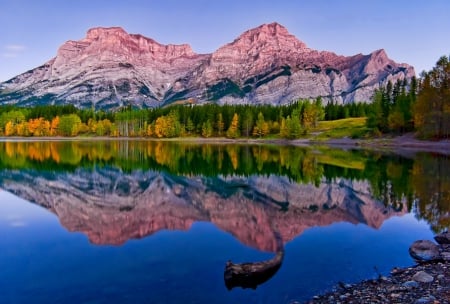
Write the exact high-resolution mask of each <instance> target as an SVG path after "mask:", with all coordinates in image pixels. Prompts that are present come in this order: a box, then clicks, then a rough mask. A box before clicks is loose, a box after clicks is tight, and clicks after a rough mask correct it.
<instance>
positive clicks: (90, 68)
mask: <svg viewBox="0 0 450 304" xmlns="http://www.w3.org/2000/svg"><path fill="white" fill-rule="evenodd" d="M414 75H415V72H414V68H413V67H412V66H410V65H407V64H399V63H396V62H394V61H393V60H391V59H389V58H388V56H387V54H386V52H385V51H384V50H377V51H374V52H372V53H371V54H368V55H362V54H358V55H355V56H349V57H344V56H339V55H337V54H335V53H332V52H328V51H317V50H313V49H310V48H308V47H307V46H306V44H305V43H304V42H302V41H300V40H299V39H297V38H296V37H295V36H293V35H292V34H290V33H289V32H288V30H287V29H286V28H284V27H283V26H281V25H280V24H278V23H271V24H263V25H261V26H259V27H257V28H254V29H251V30H248V31H246V32H244V33H243V34H242V35H240V36H239V37H238V38H237V39H235V40H234V41H233V42H230V43H228V44H226V45H224V46H222V47H220V48H219V49H217V50H216V51H215V52H213V53H212V54H196V53H194V51H193V50H192V48H191V47H190V46H189V45H187V44H182V45H173V44H168V45H164V44H160V43H158V42H156V41H155V40H153V39H150V38H146V37H144V36H142V35H135V34H129V33H127V32H126V31H124V30H123V29H122V28H120V27H111V28H93V29H90V30H89V31H88V32H87V35H86V37H85V38H83V39H81V40H78V41H73V40H70V41H67V42H66V43H64V44H63V45H62V46H61V47H60V48H59V50H58V52H57V55H56V57H55V58H53V59H50V60H49V61H48V62H47V63H45V64H44V65H42V66H40V67H37V68H35V69H33V70H31V71H29V72H26V73H23V74H21V75H18V76H16V77H14V78H13V79H11V80H9V81H7V82H4V83H0V88H4V89H5V90H4V91H5V92H7V93H5V94H3V95H2V94H0V104H2V103H10V104H14V103H20V102H23V101H25V100H31V99H32V97H38V96H41V97H42V96H45V100H48V103H51V102H55V101H58V104H62V103H72V104H74V105H75V106H79V107H91V106H92V104H91V103H90V102H89V103H87V102H82V101H92V103H93V104H94V105H95V106H96V107H97V108H102V109H106V108H108V109H112V108H118V107H120V106H122V105H123V103H124V102H127V104H130V105H132V106H136V107H155V106H161V105H164V104H169V103H171V102H173V101H175V100H186V101H188V100H189V101H192V102H194V101H198V102H204V101H209V100H215V101H217V102H218V103H220V104H224V103H228V104H230V103H231V104H232V103H239V104H242V103H248V104H274V105H278V104H288V103H291V102H292V101H293V100H297V99H299V98H308V99H310V98H315V97H319V96H321V97H323V99H324V101H328V100H334V101H335V102H339V103H350V102H353V101H370V100H371V98H372V95H373V93H374V91H375V90H376V89H377V88H378V87H379V85H380V84H383V83H387V81H391V82H392V83H395V82H396V80H403V79H404V78H407V79H408V78H411V77H412V76H414ZM34 99H35V100H38V99H36V98H34ZM37 102H40V103H41V102H42V100H39V101H30V102H29V104H26V105H34V104H35V103H37Z"/></svg>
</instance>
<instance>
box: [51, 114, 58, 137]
mask: <svg viewBox="0 0 450 304" xmlns="http://www.w3.org/2000/svg"><path fill="white" fill-rule="evenodd" d="M58 128H59V116H55V117H54V118H53V119H52V122H51V124H50V135H51V136H55V135H57V134H58Z"/></svg>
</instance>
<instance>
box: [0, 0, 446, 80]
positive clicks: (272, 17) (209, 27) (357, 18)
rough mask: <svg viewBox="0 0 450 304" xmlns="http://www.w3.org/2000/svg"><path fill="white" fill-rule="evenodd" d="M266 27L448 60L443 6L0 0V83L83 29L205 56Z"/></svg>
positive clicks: (343, 45) (393, 1) (409, 57)
mask: <svg viewBox="0 0 450 304" xmlns="http://www.w3.org/2000/svg"><path fill="white" fill-rule="evenodd" d="M274 21H276V22H279V23H280V24H282V25H284V26H285V27H287V29H288V30H289V31H290V32H291V33H292V34H294V35H295V36H297V38H299V39H300V40H302V41H304V42H305V43H306V44H307V45H308V46H309V47H311V48H314V49H318V50H329V51H334V52H335V53H337V54H340V55H354V54H357V53H363V54H368V53H370V52H372V51H374V50H376V49H380V48H384V49H385V50H386V52H387V54H388V56H389V57H390V58H392V59H394V60H395V61H397V62H406V63H409V64H411V65H413V66H414V67H415V68H416V73H420V71H422V70H429V69H431V68H432V67H433V66H434V64H435V62H436V61H437V60H438V58H439V57H440V56H442V55H449V54H450V1H449V0H428V1H425V0H308V1H306V0H274V1H270V0H259V1H253V0H249V1H245V0H238V1H237V0H226V1H222V0H217V1H215V0H185V1H177V0H160V1H156V0H126V1H115V0H76V1H71V0H0V81H5V80H7V79H9V78H11V77H13V76H16V75H18V74H20V73H23V72H25V71H27V70H29V69H32V68H35V67H37V66H39V65H41V64H43V63H45V62H46V61H48V60H49V59H51V58H52V57H54V56H55V55H56V51H57V49H58V47H59V46H60V45H61V44H62V43H64V42H65V41H67V40H78V39H81V38H83V37H84V36H85V34H86V31H87V30H88V29H89V28H91V27H97V26H105V27H106V26H121V27H123V28H124V29H125V30H126V31H127V32H129V33H135V34H142V35H144V36H147V37H150V38H153V39H155V40H157V41H158V42H160V43H164V44H167V43H176V44H178V43H189V44H190V45H191V46H192V48H193V49H194V51H196V52H198V53H210V52H213V51H214V50H216V49H217V48H219V47H220V46H222V45H223V44H225V43H228V42H231V41H232V40H233V39H235V38H236V37H237V36H238V35H240V34H241V33H242V32H244V31H245V30H247V29H250V28H253V27H256V26H259V25H261V24H263V23H270V22H274Z"/></svg>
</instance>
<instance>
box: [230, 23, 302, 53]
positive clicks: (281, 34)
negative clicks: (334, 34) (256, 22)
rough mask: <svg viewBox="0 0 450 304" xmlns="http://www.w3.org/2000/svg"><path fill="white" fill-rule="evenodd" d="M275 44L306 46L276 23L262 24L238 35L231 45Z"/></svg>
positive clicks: (296, 46)
mask: <svg viewBox="0 0 450 304" xmlns="http://www.w3.org/2000/svg"><path fill="white" fill-rule="evenodd" d="M236 42H244V43H258V42H262V43H267V42H276V43H277V44H278V45H279V46H286V47H295V48H306V44H305V43H303V42H302V41H300V40H299V39H298V38H297V37H295V36H294V35H292V34H291V33H289V31H288V30H287V29H286V28H285V27H284V26H282V25H281V24H279V23H277V22H272V23H268V24H266V23H265V24H262V25H260V26H258V27H255V28H253V29H250V30H248V31H246V32H244V33H243V34H242V35H240V36H239V37H238V38H237V39H236V40H235V41H234V42H233V43H236Z"/></svg>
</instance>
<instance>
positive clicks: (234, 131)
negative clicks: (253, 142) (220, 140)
mask: <svg viewBox="0 0 450 304" xmlns="http://www.w3.org/2000/svg"><path fill="white" fill-rule="evenodd" d="M240 135H241V132H240V130H239V115H238V114H237V113H234V115H233V118H232V119H231V123H230V127H229V128H228V130H227V137H228V138H237V137H239V136H240Z"/></svg>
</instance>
